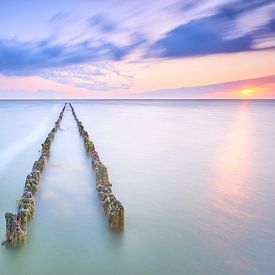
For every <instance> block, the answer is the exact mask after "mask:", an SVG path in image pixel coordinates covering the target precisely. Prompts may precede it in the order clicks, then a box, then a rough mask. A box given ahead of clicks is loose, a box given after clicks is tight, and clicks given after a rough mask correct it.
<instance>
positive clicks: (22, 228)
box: [2, 103, 67, 247]
mask: <svg viewBox="0 0 275 275" xmlns="http://www.w3.org/2000/svg"><path fill="white" fill-rule="evenodd" d="M66 105H67V103H65V105H64V107H63V109H62V111H61V113H60V114H59V117H58V119H57V121H56V122H55V126H54V128H53V129H52V130H51V131H50V133H49V134H48V136H47V138H46V140H45V141H44V143H43V144H41V146H42V150H41V155H40V157H39V159H38V160H37V161H35V162H34V164H33V167H32V171H31V173H30V174H29V175H27V177H26V182H25V187H24V192H23V194H22V196H21V198H20V199H18V200H17V202H16V203H17V208H18V209H17V213H16V214H14V213H10V212H7V213H6V214H5V219H6V239H5V240H4V241H3V243H2V245H5V246H8V247H15V246H21V245H23V244H24V243H25V241H26V238H27V227H28V223H29V221H30V220H31V218H32V217H33V215H34V210H35V203H34V196H33V195H34V194H35V193H36V192H37V191H38V186H39V183H40V180H41V173H42V172H43V170H44V168H45V165H46V162H47V158H48V157H49V156H50V148H51V144H52V141H53V139H54V136H55V133H56V131H57V130H58V128H59V126H60V122H61V120H62V118H63V113H64V111H65V108H66Z"/></svg>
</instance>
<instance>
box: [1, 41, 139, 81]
mask: <svg viewBox="0 0 275 275" xmlns="http://www.w3.org/2000/svg"><path fill="white" fill-rule="evenodd" d="M140 43H143V41H142V40H139V41H133V42H132V44H129V45H127V46H125V47H117V46H115V45H114V44H111V43H105V42H103V43H102V44H101V45H97V46H93V45H92V42H91V41H83V42H81V43H77V44H69V43H67V44H66V43H55V42H54V41H53V40H52V39H50V38H49V39H45V40H39V41H34V42H33V41H31V42H21V41H17V40H0V73H2V74H3V75H17V76H19V75H33V74H37V73H38V72H41V71H42V70H44V69H49V68H60V67H64V66H69V65H75V64H85V63H89V62H91V61H102V60H121V59H122V58H123V57H125V56H126V55H127V54H129V53H130V52H131V51H132V50H134V49H135V48H136V47H137V46H138V45H139V44H140Z"/></svg>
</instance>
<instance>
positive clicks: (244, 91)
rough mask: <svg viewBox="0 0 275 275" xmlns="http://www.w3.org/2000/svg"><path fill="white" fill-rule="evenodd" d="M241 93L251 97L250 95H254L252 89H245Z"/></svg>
mask: <svg viewBox="0 0 275 275" xmlns="http://www.w3.org/2000/svg"><path fill="white" fill-rule="evenodd" d="M241 93H242V94H243V95H249V94H252V93H253V90H252V89H244V90H241Z"/></svg>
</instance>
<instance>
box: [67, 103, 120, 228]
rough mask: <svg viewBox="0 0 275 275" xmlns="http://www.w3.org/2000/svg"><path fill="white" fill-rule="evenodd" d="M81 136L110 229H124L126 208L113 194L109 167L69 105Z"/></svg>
mask: <svg viewBox="0 0 275 275" xmlns="http://www.w3.org/2000/svg"><path fill="white" fill-rule="evenodd" d="M69 105H70V107H71V110H72V114H73V116H74V119H75V121H76V123H77V127H78V130H79V133H80V135H81V136H82V138H83V141H84V146H85V148H86V151H87V153H88V154H89V156H90V157H91V158H92V167H93V169H94V171H95V176H96V190H97V194H98V198H99V200H100V202H101V206H102V208H103V211H104V213H105V215H106V216H107V219H108V225H109V227H110V228H114V229H118V228H123V227H124V207H123V205H122V204H121V202H120V201H119V200H117V199H116V197H115V195H114V194H113V193H112V189H111V186H112V184H111V183H110V181H109V177H108V172H107V167H106V166H105V165H104V164H103V163H102V162H101V161H100V158H99V155H98V153H97V151H96V150H95V146H94V143H93V142H92V140H91V139H90V138H89V134H88V132H87V131H86V130H85V129H84V126H83V125H82V122H81V121H80V120H79V119H78V118H77V115H76V113H75V111H74V108H73V106H72V105H71V103H69Z"/></svg>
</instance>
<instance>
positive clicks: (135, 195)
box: [0, 100, 275, 275]
mask: <svg viewBox="0 0 275 275" xmlns="http://www.w3.org/2000/svg"><path fill="white" fill-rule="evenodd" d="M66 102H70V103H72V105H73V107H74V109H75V111H76V114H77V116H78V118H79V119H80V120H81V121H82V123H83V125H84V127H85V128H86V130H87V131H88V132H89V135H90V137H91V139H92V140H93V142H94V144H95V147H96V150H97V152H98V153H99V156H100V158H101V161H102V162H103V163H104V164H105V165H106V166H107V167H108V173H109V178H110V181H111V183H112V190H113V193H114V194H115V196H116V197H117V199H118V200H120V201H121V202H122V204H123V206H124V208H125V227H124V229H123V230H121V231H113V230H110V229H109V228H108V226H107V220H106V217H105V215H104V213H103V211H102V209H101V205H100V202H99V199H98V197H97V193H96V189H95V173H94V171H93V169H92V166H91V160H90V159H89V157H88V156H87V155H86V152H85V148H84V145H83V140H82V139H81V137H80V135H79V132H78V130H77V126H76V123H75V121H74V119H73V116H72V113H71V111H70V109H69V108H67V109H66V111H65V113H64V117H63V120H62V122H61V126H60V129H59V130H58V132H57V134H56V137H55V140H54V142H53V145H52V148H51V156H50V158H49V160H48V162H47V165H46V168H45V171H44V173H43V175H42V181H41V184H40V188H39V191H38V193H37V194H36V196H35V202H36V210H35V215H34V217H33V219H32V221H31V222H30V224H29V229H28V239H27V242H26V244H25V245H24V246H23V247H21V248H15V249H11V248H5V247H4V246H2V247H0V274H1V275H16V274H18V275H19V274H20V275H93V274H94V275H140V274H144V275H164V274H165V275H166V274H168V275H182V274H209V275H210V274H211V275H212V274H234V275H235V274H249V275H251V274H252V275H253V274H264V275H269V274H270V275H272V274H275V126H274V125H275V101H272V100H67V101H66ZM64 103H65V101H63V100H29V101H28V100H2V101H0V239H1V241H2V240H4V239H5V218H4V215H5V213H6V212H10V211H11V212H15V211H16V207H17V206H16V200H17V199H18V198H20V196H21V194H22V192H23V187H24V184H25V178H26V176H27V174H28V173H29V172H30V171H31V168H32V165H33V162H34V161H35V160H36V159H37V158H38V157H39V154H40V148H41V143H43V141H44V140H45V138H46V136H47V134H48V133H49V131H50V130H51V129H52V128H53V126H54V122H55V121H56V119H57V117H58V115H59V113H60V111H61V109H62V107H63V105H64Z"/></svg>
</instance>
